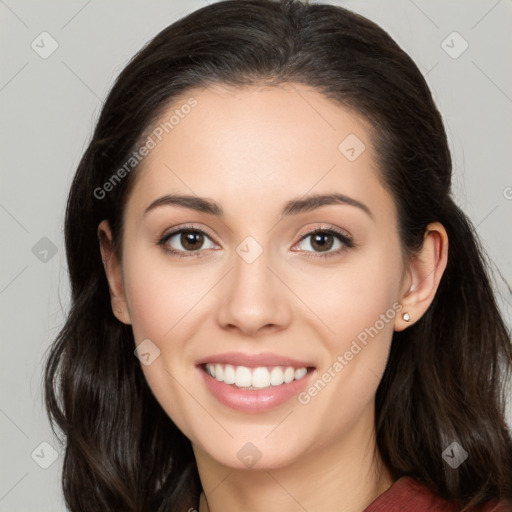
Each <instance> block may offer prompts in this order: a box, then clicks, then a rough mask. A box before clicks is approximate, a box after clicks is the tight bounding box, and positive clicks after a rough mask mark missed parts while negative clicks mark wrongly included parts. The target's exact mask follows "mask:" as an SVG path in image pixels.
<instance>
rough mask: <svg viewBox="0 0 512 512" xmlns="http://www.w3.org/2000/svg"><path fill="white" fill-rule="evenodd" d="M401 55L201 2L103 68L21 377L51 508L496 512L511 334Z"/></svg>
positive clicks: (312, 25) (300, 24) (312, 22)
mask: <svg viewBox="0 0 512 512" xmlns="http://www.w3.org/2000/svg"><path fill="white" fill-rule="evenodd" d="M450 180H451V159H450V153H449V150H448V144H447V140H446V134H445V131H444V127H443V123H442V119H441V116H440V114H439V112H438V110H437V108H436V106H435V105H434V103H433V100H432V96H431V94H430V91H429V89H428V87H427V85H426V83H425V80H424V79H423V77H422V75H421V73H420V72H419V70H418V68H417V67H416V65H415V64H414V63H413V62H412V60H411V59H410V58H409V57H408V56H407V55H406V54H405V53H404V52H403V51H402V50H401V49H400V48H399V47H398V45H397V44H396V43H395V42H394V41H393V40H392V39H391V38H390V36H389V35H388V34H387V33H386V32H384V31H383V30H382V29H381V28H379V27H378V26H377V25H375V24H374V23H372V22H370V21H368V20H367V19H365V18H363V17H361V16H359V15H356V14H354V13H352V12H350V11H347V10H345V9H342V8H341V7H334V6H328V5H320V4H316V5H306V4H304V3H301V2H299V1H282V2H280V3H279V2H277V1H271V0H238V1H223V2H219V3H216V4H213V5H209V6H207V7H204V8H202V9H199V10H197V11H195V12H193V13H191V14H190V15H188V16H186V17H185V18H183V19H181V20H179V21H178V22H176V23H174V24H173V25H171V26H170V27H168V28H166V29H165V30H163V31H162V32H161V33H160V34H158V35H157V36H156V37H155V38H154V39H153V40H152V41H151V42H150V43H149V44H148V45H147V46H146V47H145V48H144V49H142V50H141V51H140V52H139V53H138V54H137V55H136V56H135V57H134V58H133V59H132V61H131V62H130V63H129V64H128V65H127V67H126V68H125V69H124V71H123V72H122V73H121V75H120V76H119V78H118V79H117V81H116V83H115V85H114V87H113V89H112V91H111V92H110V94H109V96H108V98H107V100H106V102H105V104H104V106H103V109H102V113H101V116H100V119H99V121H98V124H97V126H96V129H95V132H94V135H93V138H92V141H91V142H90V144H89V146H88V148H87V150H86V152H85V154H84V156H83V158H82V160H81V162H80V164H79V167H78V170H77V173H76V176H75V179H74V182H73V185H72V188H71V192H70V196H69V202H68V208H67V215H66V230H65V235H66V249H67V258H68V265H69V272H70V279H71V285H72V304H71V310H70V313H69V317H68V320H67V323H66V325H65V326H64V328H63V329H62V331H61V333H60V335H59V337H58V338H57V340H56V341H55V344H54V346H53V347H52V351H51V353H50V356H49V358H48V361H47V364H46V375H45V377H46V402H47V408H48V411H49V414H50V420H52V421H53V422H55V423H56V424H57V425H58V426H59V427H60V429H62V431H63V433H64V435H65V437H66V458H65V461H64V468H63V489H64V495H65V498H66V501H67V503H68V505H69V507H70V509H71V510H80V511H85V510H91V511H92V510H94V511H97V510H123V511H124V510H133V511H156V510H158V511H169V510H173V511H174V510H194V509H198V510H199V511H200V512H204V511H207V510H209V511H211V512H217V511H220V510H222V511H231V510H266V511H272V510H278V509H279V510H280V511H283V510H290V511H291V510H308V511H313V510H324V511H334V510H344V511H361V510H366V511H368V512H370V511H374V512H375V511H385V510H402V509H404V510H415V511H420V510H443V511H444V510H446V511H452V510H453V511H454V510H465V511H466V510H468V511H469V510H471V511H477V510H486V511H489V510H512V508H511V506H510V500H511V499H512V440H511V436H510V432H509V429H508V426H507V424H506V421H505V417H504V399H505V387H504V386H505V383H506V379H507V378H508V376H510V370H511V368H512V348H511V343H510V336H509V334H508V332H507V328H506V326H505V324H504V321H503V319H502V317H501V316H500V312H499V310H498V307H497V305H496V302H495V299H494V296H493V292H492V288H491V284H490V280H489V277H488V272H487V269H486V266H485V264H484V259H483V256H482V253H481V249H480V247H479V244H478V240H477V237H476V234H475V232H474V230H473V227H472V226H471V224H470V222H469V221H468V219H467V218H466V216H465V215H464V214H463V213H462V212H461V210H460V209H459V208H458V207H457V206H456V205H455V203H454V202H453V200H452V198H451V195H450Z"/></svg>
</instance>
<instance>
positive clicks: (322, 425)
mask: <svg viewBox="0 0 512 512" xmlns="http://www.w3.org/2000/svg"><path fill="white" fill-rule="evenodd" d="M191 97H193V98H195V100H196V101H197V105H196V106H195V107H194V108H191V109H182V110H180V107H181V106H182V105H184V104H185V103H186V101H187V98H191ZM187 98H185V99H184V100H183V101H182V102H181V101H180V102H175V103H174V104H173V106H172V108H170V109H169V111H168V113H167V114H166V115H165V116H164V117H163V118H162V122H165V121H167V120H168V119H169V117H170V116H171V115H172V114H173V112H174V111H175V110H176V109H178V110H180V111H181V112H182V115H181V116H180V119H179V122H178V123H176V124H175V125H173V127H172V130H170V129H169V128H168V132H169V133H168V134H166V133H165V130H164V132H163V135H164V136H163V137H161V138H162V140H161V141H159V140H158V138H157V137H153V138H154V140H155V141H157V144H156V147H154V148H153V149H151V150H150V154H149V156H148V157H147V158H146V160H145V161H144V163H143V165H142V168H141V169H139V170H138V171H137V173H138V175H137V177H136V181H135V184H134V188H133V189H132V192H131V194H130V196H129V199H128V202H127V205H126V210H125V218H124V221H125V223H124V238H123V256H122V263H121V267H122V283H123V287H124V291H123V294H124V296H125V298H126V304H127V306H126V308H127V309H126V312H127V315H128V316H129V321H130V322H131V324H132V326H133V332H134V337H135V342H136V344H137V345H139V344H141V343H144V344H143V345H142V346H141V347H142V350H141V352H143V353H144V354H145V355H144V356H142V360H143V362H144V364H143V365H142V369H143V371H144V374H145V377H146V379H147V382H148V384H149V386H150V388H151V390H152V391H153V393H154V395H155V397H156V399H157V400H158V401H159V403H160V404H161V406H162V407H163V409H164V410H165V411H166V413H167V414H168V415H169V416H170V418H171V419H172V420H173V421H174V423H175V424H176V425H177V426H178V427H179V428H180V430H181V431H183V433H184V434H185V435H186V436H187V437H188V438H189V439H190V440H191V441H192V443H193V446H194V450H195V451H196V455H200V456H202V457H207V458H209V459H210V460H211V459H213V460H215V461H217V463H221V464H223V465H226V466H229V467H232V468H237V467H238V468H244V467H250V466H252V465H254V464H257V465H258V467H265V468H277V467H284V466H285V465H288V464H292V463H294V462H297V461H299V460H301V459H304V460H306V458H307V457H311V456H314V455H315V454H318V453H319V452H320V451H322V450H324V453H325V452H326V451H327V450H330V451H331V453H333V454H335V453H336V447H337V446H338V447H341V446H342V445H343V446H345V449H347V447H350V446H360V445H361V442H363V441H365V440H367V439H368V436H369V435H371V432H372V431H373V420H374V416H373V414H374V396H375V392H376V389H377V386H378V384H379V381H380V379H381V376H382V374H383V372H384V368H385V365H386V361H387V356H388V350H389V347H390V342H391V337H392V333H393V330H394V328H395V327H397V326H398V324H399V323H400V322H402V323H403V320H402V319H401V314H399V311H400V309H401V306H400V304H399V298H400V297H401V296H402V294H403V292H404V289H405V288H406V287H407V283H406V279H405V276H406V272H405V264H404V261H403V259H402V253H401V250H400V245H399V237H398V231H397V213H396V209H395V206H394V203H393V200H392V197H391V196H390V194H389V193H388V192H387V191H386V190H385V189H384V188H383V186H382V184H381V183H380V181H379V179H378V178H377V172H376V169H375V162H376V158H375V154H374V152H373V149H372V146H371V143H370V140H369V135H368V130H367V125H365V124H364V123H363V121H362V120H361V119H359V118H358V117H355V116H354V115H352V114H350V113H349V112H348V110H346V109H344V108H342V107H340V106H338V105H337V104H335V103H333V102H332V101H331V100H329V99H327V98H325V97H324V96H322V95H321V94H320V93H319V92H316V91H315V90H313V89H311V88H308V87H305V86H302V85H297V84H286V85H283V86H280V87H268V88H258V87H254V86H253V87H247V88H244V89H228V88H226V87H222V86H215V87H211V88H209V89H204V90H203V89H202V90H194V91H191V92H190V93H189V95H188V96H187ZM185 111H186V112H189V113H188V114H183V112H185ZM158 133H160V132H158ZM335 195H339V197H338V199H334V198H335ZM182 196H186V199H183V198H181V197H182ZM316 196H318V198H317V199H313V198H314V197H316ZM178 230H184V233H178V234H172V233H175V232H177V231H178ZM315 230H318V231H320V232H319V233H318V234H316V235H315V234H314V231H315ZM312 233H313V234H312ZM337 233H339V235H338V234H337ZM144 340H146V341H144ZM148 340H149V341H148ZM158 351H159V353H158ZM206 364H208V365H209V366H206ZM208 371H209V372H210V373H214V374H215V378H214V377H213V376H211V375H209V374H208ZM306 371H307V373H306ZM304 373H305V375H304ZM291 379H293V380H291ZM224 380H225V381H226V382H224ZM283 381H284V382H283ZM348 449H350V448H348ZM333 456H334V455H333Z"/></svg>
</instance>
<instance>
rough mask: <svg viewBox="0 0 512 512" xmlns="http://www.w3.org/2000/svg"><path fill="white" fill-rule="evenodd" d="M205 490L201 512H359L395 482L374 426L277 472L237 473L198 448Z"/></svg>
mask: <svg viewBox="0 0 512 512" xmlns="http://www.w3.org/2000/svg"><path fill="white" fill-rule="evenodd" d="M194 451H195V453H196V460H197V462H198V471H199V476H200V478H201V483H202V486H203V489H204V495H202V496H201V500H200V506H199V512H235V511H239V510H246V511H248V512H255V511H260V510H265V511H266V512H277V511H279V512H292V511H293V512H296V511H297V510H299V509H303V510H322V511H323V512H361V510H364V509H365V508H366V507H367V506H368V505H369V504H370V503H371V502H372V501H374V500H375V499H376V498H377V497H378V496H380V494H382V493H383V492H384V491H385V490H387V489H388V488H389V487H390V486H391V485H392V483H393V480H392V478H391V475H390V473H389V472H388V470H387V469H386V468H385V466H384V464H383V463H382V460H381V458H380V456H379V455H378V452H377V450H376V443H375V438H374V431H373V428H371V429H369V430H368V431H367V432H361V429H360V425H359V428H357V429H354V431H353V434H352V435H350V436H348V437H345V438H344V439H343V440H341V441H340V442H338V443H336V444H333V443H330V444H328V445H325V446H320V447H318V448H317V449H315V450H311V451H309V453H308V454H307V455H304V456H301V457H300V459H296V460H295V461H294V462H292V463H291V464H288V465H286V466H283V467H279V468H262V469H257V468H253V469H251V470H247V469H233V468H230V467H226V466H223V465H220V464H218V463H217V462H216V461H214V460H213V459H211V458H210V457H208V456H207V454H205V453H204V452H202V451H201V450H199V449H198V448H197V447H194Z"/></svg>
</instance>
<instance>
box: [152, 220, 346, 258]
mask: <svg viewBox="0 0 512 512" xmlns="http://www.w3.org/2000/svg"><path fill="white" fill-rule="evenodd" d="M187 232H192V233H201V234H203V235H205V236H207V237H208V238H210V239H212V236H210V235H209V234H208V233H207V232H206V231H203V230H202V229H199V228H196V227H194V226H183V227H181V228H179V229H176V230H174V231H171V232H170V233H167V234H165V235H164V236H162V238H160V240H159V241H158V245H159V246H161V247H162V248H163V250H164V251H165V252H167V253H169V254H172V255H173V256H178V257H179V258H190V257H196V256H199V252H200V250H199V251H177V250H175V249H171V248H169V246H167V245H166V243H167V242H168V241H169V240H170V239H171V238H172V237H173V236H175V235H177V234H180V233H187ZM317 234H324V235H332V236H334V237H336V238H337V239H338V240H339V241H340V242H341V243H342V244H343V245H344V247H342V248H341V249H338V250H337V251H333V252H325V253H315V252H313V251H299V252H304V253H311V252H313V254H315V255H314V256H311V255H308V256H307V257H309V258H328V257H330V256H337V255H339V254H340V253H341V252H343V251H344V250H346V249H351V248H353V247H355V246H356V244H355V243H354V241H353V240H352V238H351V237H349V236H348V235H347V234H345V233H344V232H342V231H340V230H338V229H336V228H335V227H334V226H331V227H329V228H314V229H313V230H312V231H308V232H307V233H305V234H304V235H303V236H302V237H301V238H300V240H299V241H298V242H297V244H299V243H300V242H302V241H303V240H305V239H306V238H308V237H310V236H314V235H317ZM212 241H213V240H212ZM214 243H216V242H214ZM297 244H295V245H297Z"/></svg>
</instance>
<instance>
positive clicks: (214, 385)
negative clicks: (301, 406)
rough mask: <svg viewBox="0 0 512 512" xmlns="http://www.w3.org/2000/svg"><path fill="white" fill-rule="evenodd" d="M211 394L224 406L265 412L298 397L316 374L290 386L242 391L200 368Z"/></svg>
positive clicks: (291, 383) (246, 410)
mask: <svg viewBox="0 0 512 512" xmlns="http://www.w3.org/2000/svg"><path fill="white" fill-rule="evenodd" d="M198 369H199V371H200V372H201V374H202V377H203V380H204V382H205V384H206V387H207V388H208V390H209V391H210V393H211V394H212V395H213V396H214V397H215V398H216V399H217V400H218V401H219V402H221V403H222V404H224V405H226V406H227V407H230V408H231V409H235V410H237V411H243V412H264V411H268V410H269V409H273V408H275V407H278V406H279V405H281V404H284V403H285V402H287V401H288V400H290V399H291V398H292V397H294V396H297V395H298V394H299V393H300V392H301V391H303V390H304V388H305V387H306V386H307V384H308V382H309V380H310V379H311V376H312V375H313V374H314V373H316V372H315V370H312V371H311V370H310V371H308V373H307V374H306V375H305V376H304V377H302V379H299V380H294V381H292V382H290V383H288V384H281V385H279V386H270V387H268V388H263V389H241V388H237V387H235V386H233V385H231V384H225V383H224V382H220V381H218V380H217V379H215V378H213V377H212V376H211V375H209V374H208V373H206V371H205V370H204V369H203V368H202V367H198Z"/></svg>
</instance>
